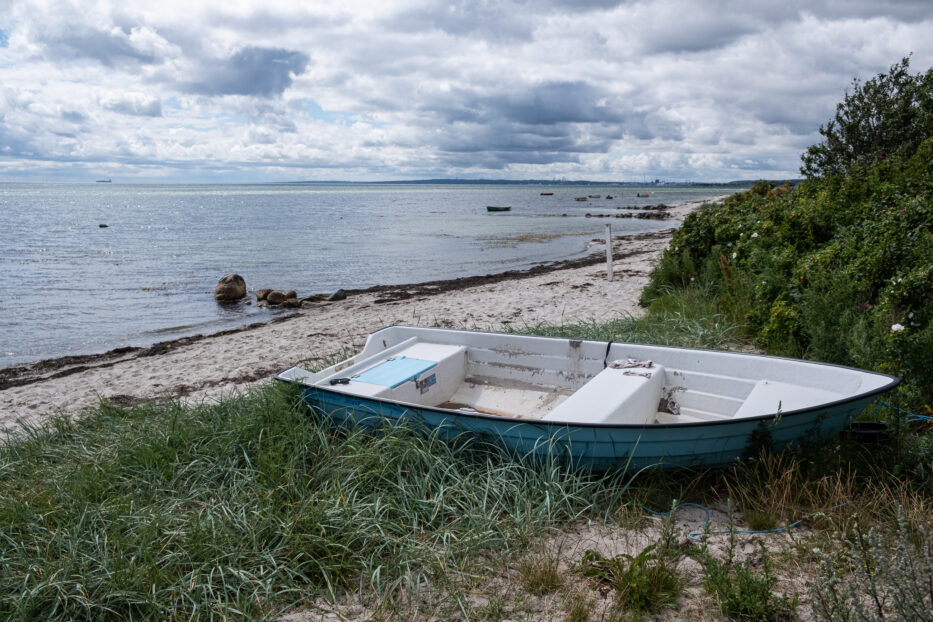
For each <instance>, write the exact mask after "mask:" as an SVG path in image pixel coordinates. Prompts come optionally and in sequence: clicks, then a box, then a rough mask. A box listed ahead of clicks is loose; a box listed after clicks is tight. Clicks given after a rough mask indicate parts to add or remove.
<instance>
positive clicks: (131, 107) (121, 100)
mask: <svg viewBox="0 0 933 622" xmlns="http://www.w3.org/2000/svg"><path fill="white" fill-rule="evenodd" d="M101 106H103V107H104V108H106V109H107V110H110V111H111V112H116V113H119V114H127V115H130V116H136V117H161V116H162V101H161V100H160V99H159V98H158V97H147V96H146V95H141V94H136V95H128V96H123V97H118V98H111V99H105V100H103V101H101Z"/></svg>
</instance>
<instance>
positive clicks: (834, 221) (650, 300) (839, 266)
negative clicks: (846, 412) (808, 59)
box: [642, 138, 933, 413]
mask: <svg viewBox="0 0 933 622" xmlns="http://www.w3.org/2000/svg"><path fill="white" fill-rule="evenodd" d="M930 222H933V138H930V139H927V140H925V141H924V142H923V143H921V144H920V146H919V147H918V148H917V150H916V151H915V152H914V153H912V154H910V156H909V157H906V158H904V159H895V158H891V159H886V160H884V161H882V162H878V163H876V164H874V165H872V166H870V167H867V168H863V169H858V170H857V171H855V172H852V173H851V174H849V175H848V176H846V177H843V178H840V177H832V178H828V179H815V180H810V181H807V182H804V183H802V184H801V185H800V186H799V187H798V188H797V189H796V190H794V191H793V192H789V193H783V194H778V195H773V196H770V197H769V196H768V194H767V193H765V194H762V193H761V192H759V191H755V190H754V189H752V190H749V191H746V192H742V193H738V194H736V195H733V196H732V197H730V198H729V199H727V200H726V201H724V202H722V203H719V204H715V205H707V206H705V207H703V208H702V209H700V210H698V211H695V212H693V213H692V214H690V215H689V216H688V217H687V218H686V219H685V221H684V225H683V227H682V228H681V229H679V230H678V231H677V232H675V234H674V237H673V241H672V243H671V247H670V248H669V249H668V250H667V251H665V253H664V254H663V256H662V258H661V260H660V263H659V265H658V269H657V270H656V271H655V273H654V276H653V279H652V282H651V284H650V285H649V286H648V287H647V288H646V289H645V291H644V293H643V295H642V302H643V304H646V305H651V304H657V301H659V300H662V299H665V298H669V297H670V290H671V289H672V288H674V289H675V290H676V289H678V288H683V287H684V285H685V284H688V283H689V284H691V286H692V287H693V288H694V289H696V288H700V289H702V290H704V291H708V292H711V293H712V297H713V299H714V301H715V304H716V306H717V308H718V309H719V310H720V312H721V313H723V314H724V315H725V316H726V317H727V318H728V319H729V320H730V321H731V322H732V323H733V324H735V325H738V326H741V327H742V330H743V331H744V335H743V336H744V337H746V338H748V339H751V340H752V341H753V342H754V343H755V344H756V345H757V346H758V347H759V348H761V349H762V350H765V351H767V352H769V353H773V354H778V355H787V356H795V357H804V358H809V359H813V360H819V361H825V362H829V363H838V364H843V365H851V366H855V367H861V368H865V369H873V370H877V371H881V372H885V373H889V374H892V375H896V376H899V377H900V378H901V379H902V385H901V387H900V388H899V390H898V392H897V394H896V396H894V398H893V399H894V400H895V401H896V405H898V406H900V407H902V408H905V409H906V410H909V411H911V412H915V413H922V412H926V409H927V408H928V407H929V405H930V404H933V357H931V356H930V352H931V351H933V322H931V320H933V296H930V292H933V230H931V229H930ZM697 284H698V285H697Z"/></svg>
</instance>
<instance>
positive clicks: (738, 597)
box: [695, 532, 797, 622]
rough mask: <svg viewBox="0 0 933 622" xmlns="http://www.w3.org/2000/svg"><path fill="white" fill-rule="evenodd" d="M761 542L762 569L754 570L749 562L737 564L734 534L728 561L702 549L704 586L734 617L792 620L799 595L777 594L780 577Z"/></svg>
mask: <svg viewBox="0 0 933 622" xmlns="http://www.w3.org/2000/svg"><path fill="white" fill-rule="evenodd" d="M733 534H734V532H733ZM759 545H760V546H761V562H762V570H761V572H756V571H755V570H753V569H752V566H751V564H749V563H748V562H743V563H734V559H733V553H734V549H735V542H734V535H733V537H732V539H730V543H729V547H728V557H727V559H726V560H719V559H717V558H715V557H713V556H712V555H711V554H710V553H709V550H708V549H707V547H706V546H703V547H702V548H700V549H699V551H698V552H697V553H695V556H696V558H697V560H698V561H699V562H700V564H702V566H703V570H704V572H705V575H704V577H703V587H705V588H706V590H707V591H708V592H709V593H710V594H711V595H712V596H713V597H714V598H715V599H716V602H717V603H718V604H719V609H720V611H722V613H723V615H725V616H728V617H729V618H731V619H733V620H748V621H749V622H752V621H754V622H765V621H774V622H777V621H780V620H790V619H792V618H793V617H794V610H795V609H796V607H797V596H796V595H795V596H794V597H793V598H788V597H787V596H776V595H775V594H774V593H773V590H774V584H775V583H776V582H777V579H776V578H775V576H774V574H773V572H772V570H771V560H770V558H769V556H768V551H767V549H765V547H764V545H763V544H761V543H759Z"/></svg>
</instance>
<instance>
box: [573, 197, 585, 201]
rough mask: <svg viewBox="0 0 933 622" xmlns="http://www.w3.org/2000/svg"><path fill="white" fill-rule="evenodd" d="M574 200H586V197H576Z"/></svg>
mask: <svg viewBox="0 0 933 622" xmlns="http://www.w3.org/2000/svg"><path fill="white" fill-rule="evenodd" d="M574 201H586V197H576V198H575V199H574Z"/></svg>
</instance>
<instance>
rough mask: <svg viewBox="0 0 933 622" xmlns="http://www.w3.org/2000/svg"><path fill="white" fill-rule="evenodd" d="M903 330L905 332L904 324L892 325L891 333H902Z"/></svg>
mask: <svg viewBox="0 0 933 622" xmlns="http://www.w3.org/2000/svg"><path fill="white" fill-rule="evenodd" d="M902 330H904V325H903V324H892V325H891V332H892V333H899V332H901V331H902Z"/></svg>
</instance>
